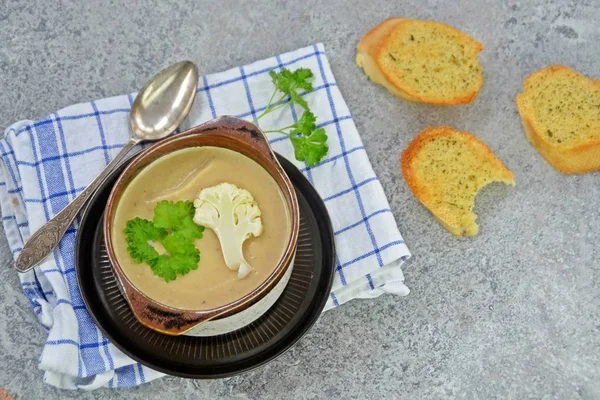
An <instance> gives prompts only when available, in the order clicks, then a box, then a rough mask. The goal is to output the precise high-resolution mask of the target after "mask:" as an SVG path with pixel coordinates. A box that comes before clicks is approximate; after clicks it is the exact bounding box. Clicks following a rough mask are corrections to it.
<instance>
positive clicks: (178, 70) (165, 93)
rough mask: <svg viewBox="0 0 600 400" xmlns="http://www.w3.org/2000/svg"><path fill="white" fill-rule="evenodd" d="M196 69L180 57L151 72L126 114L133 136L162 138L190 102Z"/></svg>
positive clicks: (142, 138) (193, 90) (178, 123)
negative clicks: (178, 60) (150, 76)
mask: <svg viewBox="0 0 600 400" xmlns="http://www.w3.org/2000/svg"><path fill="white" fill-rule="evenodd" d="M197 87H198V71H197V69H196V66H195V65H194V63H192V62H191V61H181V62H178V63H176V64H173V65H171V66H170V67H167V68H166V69H164V70H162V71H160V72H159V73H158V74H156V76H154V77H153V78H152V79H151V80H150V81H149V82H148V83H147V84H146V86H144V87H143V88H142V90H140V92H139V94H138V95H137V97H136V99H135V101H134V102H133V105H132V106H131V112H130V114H129V121H130V123H131V131H132V132H133V136H134V137H136V138H138V139H140V140H158V139H162V138H164V137H166V136H168V135H169V134H171V133H172V132H174V131H175V129H177V127H178V126H179V125H181V123H182V122H183V120H184V119H185V117H186V116H187V114H188V113H189V111H190V109H191V108H192V104H193V103H194V97H195V94H196V88H197Z"/></svg>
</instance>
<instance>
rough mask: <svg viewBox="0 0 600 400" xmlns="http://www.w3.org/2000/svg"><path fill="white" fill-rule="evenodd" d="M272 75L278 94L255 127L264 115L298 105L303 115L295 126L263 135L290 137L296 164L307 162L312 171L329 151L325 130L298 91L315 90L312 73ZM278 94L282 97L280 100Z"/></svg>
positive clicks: (275, 91)
mask: <svg viewBox="0 0 600 400" xmlns="http://www.w3.org/2000/svg"><path fill="white" fill-rule="evenodd" d="M269 75H270V76H271V79H272V81H273V85H274V86H275V90H274V91H273V94H272V95H271V98H270V99H269V103H268V104H267V107H266V108H265V110H264V111H263V112H262V113H261V114H260V115H259V116H257V117H256V118H255V119H254V120H253V121H252V123H256V122H258V120H259V119H261V118H262V117H264V116H265V115H267V114H270V113H272V112H274V111H277V110H279V109H281V108H283V107H286V106H289V105H293V104H296V105H298V106H299V107H301V108H302V109H303V113H302V116H301V117H300V118H299V119H298V121H297V122H296V123H294V124H292V125H289V126H286V127H283V128H280V129H273V130H266V131H264V132H265V133H282V134H284V135H286V136H287V137H289V138H290V141H291V142H292V146H294V155H295V157H296V160H298V161H304V162H306V164H307V165H308V166H309V167H312V166H313V165H315V164H317V163H318V162H319V161H321V160H322V159H323V157H325V155H326V154H327V151H328V150H329V147H328V146H327V134H326V133H325V129H323V128H317V125H316V121H317V118H316V117H315V114H313V113H312V111H310V108H309V107H308V103H307V101H306V100H305V99H304V98H303V97H302V96H301V93H299V90H304V91H306V92H310V91H312V90H313V86H312V84H311V83H310V80H311V79H312V78H313V73H312V71H311V70H310V69H309V68H298V69H296V70H295V71H290V70H289V69H286V68H283V69H282V70H281V72H275V71H269ZM277 94H279V95H280V96H278V97H277ZM276 97H277V98H276Z"/></svg>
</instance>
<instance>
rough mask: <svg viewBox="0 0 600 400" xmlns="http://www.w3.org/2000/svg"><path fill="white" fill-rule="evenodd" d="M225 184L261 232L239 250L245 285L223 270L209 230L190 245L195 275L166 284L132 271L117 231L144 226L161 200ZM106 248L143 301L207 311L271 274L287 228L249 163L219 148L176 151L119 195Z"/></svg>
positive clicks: (275, 192)
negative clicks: (249, 204)
mask: <svg viewBox="0 0 600 400" xmlns="http://www.w3.org/2000/svg"><path fill="white" fill-rule="evenodd" d="M222 182H229V183H232V184H234V185H236V186H237V187H239V188H241V189H246V190H248V191H249V192H250V193H251V194H252V196H253V197H254V200H255V202H256V203H258V207H259V208H260V210H261V212H262V216H261V220H262V225H263V232H262V234H261V235H260V236H259V237H251V238H250V239H248V240H246V242H244V256H245V259H246V261H248V263H249V264H250V265H251V266H252V272H250V274H249V275H248V276H247V277H245V278H244V279H238V278H237V271H232V270H230V269H229V268H227V265H225V261H224V259H223V253H222V252H221V245H220V243H219V239H218V238H217V235H216V234H215V233H214V232H213V231H212V230H211V229H209V228H206V229H205V230H204V237H203V238H202V239H199V240H196V241H195V243H194V244H195V245H196V247H197V248H198V249H199V250H200V262H199V264H198V269H196V270H193V271H191V272H190V273H188V274H187V275H184V276H178V277H177V279H175V280H173V281H170V282H166V281H165V280H164V279H162V278H160V277H158V276H156V275H154V274H153V273H152V270H151V269H150V266H149V265H147V264H145V263H142V264H136V263H135V262H134V260H133V259H132V258H131V256H130V255H129V253H128V252H127V242H126V240H125V233H124V229H125V226H126V224H127V221H129V220H130V219H133V218H135V217H140V218H145V219H149V220H151V219H152V217H153V215H154V206H155V205H156V203H157V202H159V201H161V200H171V201H179V200H189V201H192V202H193V201H194V200H195V199H196V198H197V196H198V193H199V192H200V191H201V190H202V189H204V188H207V187H211V186H215V185H218V184H219V183H222ZM112 229H113V231H112V237H113V239H112V240H113V248H114V251H115V255H116V257H117V259H118V260H119V264H120V265H121V267H122V269H123V271H124V272H125V274H126V275H127V277H128V278H129V280H130V281H131V282H132V283H133V284H134V285H135V286H136V287H137V288H138V289H139V290H140V291H141V292H143V293H144V294H146V295H147V296H148V297H150V298H152V299H154V300H156V301H158V302H160V303H162V304H164V305H167V306H171V307H175V308H180V309H187V310H207V309H212V308H215V307H219V306H222V305H225V304H228V303H231V302H232V301H235V300H237V299H239V298H241V297H243V296H245V295H246V294H248V293H250V292H251V291H252V290H254V289H256V288H257V287H258V286H259V285H260V284H261V283H263V282H264V281H265V279H266V278H267V277H268V276H269V275H270V274H271V273H272V272H273V270H274V269H275V267H276V266H277V264H278V263H279V261H280V260H281V258H282V257H283V253H284V251H285V248H286V246H287V244H288V241H289V237H290V234H291V221H290V215H289V210H288V207H287V202H286V200H285V198H284V197H283V193H282V192H281V190H280V189H279V186H278V185H277V183H276V182H275V180H274V179H273V178H272V177H271V175H269V173H268V172H267V171H265V170H264V169H263V168H262V167H261V166H260V165H259V164H258V163H256V162H255V161H254V160H251V159H250V158H248V157H246V156H244V155H242V154H240V153H237V152H234V151H231V150H228V149H223V148H219V147H192V148H187V149H183V150H178V151H176V152H173V153H171V154H168V155H166V156H164V157H161V158H159V159H158V160H156V161H154V162H153V163H151V164H150V165H148V166H147V167H146V168H144V169H143V170H142V172H140V173H139V174H138V176H136V177H135V178H134V179H133V180H132V181H131V183H130V184H129V185H128V186H127V187H126V189H125V190H124V192H123V195H122V197H121V199H120V201H119V203H118V205H117V210H116V212H115V217H114V221H113V228H112Z"/></svg>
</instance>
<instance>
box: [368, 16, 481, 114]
mask: <svg viewBox="0 0 600 400" xmlns="http://www.w3.org/2000/svg"><path fill="white" fill-rule="evenodd" d="M407 21H417V22H434V23H437V24H440V25H444V26H445V27H447V28H449V29H453V30H455V31H457V32H459V34H460V35H461V36H462V37H464V38H466V39H467V40H468V41H469V42H471V43H472V44H473V47H474V50H475V57H477V55H478V54H479V53H481V52H482V51H483V50H484V49H485V47H484V45H483V44H482V43H481V42H479V41H477V40H476V39H475V38H473V37H472V36H470V35H468V34H467V33H465V32H463V31H461V30H459V29H456V28H454V27H452V26H450V25H447V24H444V23H442V22H438V21H432V20H414V19H409V18H403V17H391V18H387V19H385V20H384V21H382V22H381V23H379V24H378V25H376V26H375V27H374V28H372V29H371V30H370V31H369V32H367V33H366V34H365V35H363V37H362V38H361V39H360V41H359V43H358V45H357V55H356V64H358V66H359V67H361V68H362V69H363V70H364V71H365V73H366V74H367V76H369V78H370V79H371V80H372V81H373V82H375V83H378V84H380V85H382V86H384V87H386V88H387V89H388V90H389V91H390V92H391V93H392V94H394V95H396V96H398V97H400V98H402V99H404V100H407V101H411V102H416V103H427V104H432V105H439V106H444V105H462V104H468V103H471V102H472V101H473V100H474V99H475V97H477V95H478V94H479V92H480V91H481V88H482V87H483V83H484V80H485V78H484V76H483V73H481V74H480V80H479V85H478V86H477V87H476V88H475V89H474V90H473V91H472V92H471V93H469V94H467V95H465V96H462V97H455V98H453V99H450V100H442V101H438V100H431V99H428V98H425V97H423V96H419V95H418V94H417V93H416V92H415V91H414V90H412V89H410V88H409V87H406V86H403V85H398V84H396V83H395V82H394V81H393V80H392V79H391V76H390V75H389V74H388V73H386V72H385V70H384V69H383V68H381V64H380V63H379V61H378V59H379V54H380V53H381V51H382V48H383V44H384V43H386V42H387V41H388V40H389V38H390V36H391V35H392V33H393V31H394V30H395V28H396V27H397V26H398V25H399V24H401V23H403V22H407ZM392 22H396V24H393V25H392V26H389V25H391V23H392ZM383 29H387V32H384V33H383V34H382V37H381V38H380V39H379V40H377V41H376V43H372V44H371V45H369V42H370V41H371V40H372V39H373V36H375V35H377V34H379V33H381V32H380V31H381V30H383ZM368 58H370V60H368ZM365 63H372V64H374V65H373V67H374V68H373V70H375V71H376V73H375V74H369V72H368V69H367V68H365V67H364V64H365ZM376 74H377V75H379V76H376ZM386 83H387V84H388V85H389V86H388V85H386Z"/></svg>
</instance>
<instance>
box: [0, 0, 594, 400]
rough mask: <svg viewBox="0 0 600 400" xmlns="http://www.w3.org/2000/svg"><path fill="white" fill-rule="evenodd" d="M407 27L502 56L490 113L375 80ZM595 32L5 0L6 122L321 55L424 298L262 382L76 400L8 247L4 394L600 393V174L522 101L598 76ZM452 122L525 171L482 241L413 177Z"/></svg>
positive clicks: (539, 13)
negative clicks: (373, 52) (530, 124)
mask: <svg viewBox="0 0 600 400" xmlns="http://www.w3.org/2000/svg"><path fill="white" fill-rule="evenodd" d="M76 3H77V4H76ZM392 15H399V16H409V17H416V18H426V19H436V20H440V21H444V22H447V23H449V24H452V25H454V26H456V27H459V28H461V29H463V30H464V31H466V32H468V33H470V34H472V35H473V36H475V37H476V38H477V39H479V40H480V41H482V42H483V43H484V44H485V46H486V50H485V51H484V52H483V53H482V54H481V56H480V60H481V63H482V65H483V68H484V71H485V76H486V82H485V86H484V88H483V90H482V91H481V93H480V95H479V97H478V98H477V99H476V101H475V102H474V103H472V104H471V105H469V106H463V107H455V108H434V107H428V106H424V105H416V104H408V103H405V102H402V101H400V100H398V99H396V98H393V97H392V96H390V95H389V94H388V93H387V92H386V91H385V90H383V89H382V88H381V87H378V86H375V85H373V84H371V83H369V82H368V81H367V80H366V79H365V77H364V75H363V74H362V72H361V71H360V70H359V69H358V68H357V67H356V66H355V65H354V54H355V50H354V49H355V45H356V43H357V41H358V39H359V37H360V36H361V34H363V33H364V32H365V31H366V30H368V29H369V28H370V27H372V26H373V25H374V24H376V23H378V22H379V21H380V20H382V19H383V18H385V17H388V16H392ZM598 21H600V3H599V2H598V1H592V0H587V1H580V0H577V1H575V0H574V1H559V0H553V1H535V2H529V1H524V0H520V1H514V0H509V1H496V0H488V1H476V0H469V1H464V2H444V1H435V0H427V1H420V0H405V1H389V0H369V1H361V0H353V1H343V0H337V1H331V0H330V1H322V2H319V1H281V0H280V1H274V0H271V1H255V2H243V3H242V2H237V1H220V2H209V1H191V0H187V1H159V0H151V1H144V2H141V1H128V2H121V1H116V0H115V1H111V2H108V1H78V2H75V1H53V2H47V1H40V0H36V1H7V0H0V128H4V127H6V126H7V125H9V124H10V123H12V122H14V121H16V120H19V119H24V118H39V117H41V116H43V115H45V114H46V113H48V112H51V111H53V110H55V109H58V108H60V107H63V106H66V105H69V104H71V103H75V102H80V101H86V100H90V99H95V98H101V97H105V96H109V95H114V94H121V93H126V92H131V91H134V90H136V89H138V88H139V87H140V85H142V83H143V82H144V81H145V79H146V78H147V77H149V76H151V75H152V73H154V72H155V71H157V70H159V69H160V68H161V67H163V66H165V65H167V64H169V63H171V62H174V61H176V60H180V59H183V58H190V59H192V60H194V61H196V62H197V63H198V65H199V67H200V70H201V71H206V72H214V71H219V70H223V69H226V68H229V67H232V66H236V65H239V64H243V63H248V62H251V61H253V60H257V59H261V58H264V57H267V56H271V55H274V54H277V53H280V52H285V51H289V50H293V49H296V48H299V47H302V46H305V45H309V44H312V43H315V42H323V43H324V44H325V47H326V49H327V52H328V56H329V59H330V61H331V64H332V68H333V71H334V73H335V75H336V77H337V81H338V83H339V86H340V89H341V91H342V93H343V94H344V96H345V98H346V100H347V102H348V105H349V107H350V109H351V111H352V113H353V115H354V119H355V121H356V124H357V126H358V128H359V131H360V132H361V133H362V136H363V140H364V142H365V145H366V148H367V151H368V153H369V155H370V157H371V160H372V162H373V165H374V168H375V170H376V172H377V173H378V175H379V177H380V178H381V180H382V183H383V185H384V188H385V190H386V193H387V195H388V196H389V200H390V202H391V206H392V209H393V210H394V213H395V216H396V218H397V220H398V223H399V225H400V228H401V231H402V233H403V234H404V237H405V239H406V241H407V242H408V244H409V246H410V248H411V250H412V251H413V253H414V258H413V259H412V260H411V261H410V262H409V263H408V264H407V265H406V268H405V275H406V280H407V284H408V285H409V286H410V287H411V289H412V293H411V295H410V296H408V297H406V298H397V297H392V296H386V297H381V298H379V299H376V300H370V301H354V302H352V303H350V304H347V305H345V306H343V307H341V308H339V309H336V310H333V311H331V312H328V313H326V314H324V315H323V316H322V318H321V319H320V321H319V322H318V323H317V325H316V326H315V328H314V329H313V330H312V331H311V332H310V333H309V334H308V335H307V336H306V337H305V338H304V339H303V340H302V341H301V342H300V343H299V344H298V345H297V346H295V348H293V349H292V350H291V351H290V352H288V353H287V354H285V355H284V356H282V357H281V358H280V359H278V360H276V361H275V362H273V363H271V364H269V365H268V366H266V367H264V368H260V369H258V370H255V371H253V372H250V373H246V374H243V375H241V376H238V377H235V378H231V379H224V380H216V381H192V380H184V379H179V378H164V379H162V380H159V381H156V382H154V383H151V384H147V385H145V386H142V387H139V388H136V389H133V390H99V391H96V392H93V393H74V392H62V391H58V390H55V389H53V388H50V387H47V386H45V385H44V384H43V383H42V381H41V374H40V372H39V371H38V370H37V366H36V365H37V357H38V355H39V354H40V351H41V346H42V343H43V342H44V334H43V331H42V329H41V328H40V327H39V326H38V324H37V323H36V321H35V318H34V316H33V314H32V312H31V311H30V309H29V307H28V304H27V301H26V299H25V297H24V295H23V294H22V293H21V291H20V289H19V285H18V281H17V276H16V274H15V272H14V271H13V270H11V260H10V255H9V253H8V251H7V247H6V244H5V243H4V242H3V241H2V244H1V245H0V251H1V253H0V260H1V262H2V265H1V267H0V386H4V387H6V388H7V389H8V391H9V392H10V393H12V394H13V395H15V396H16V398H17V399H41V398H46V399H55V398H61V399H71V398H78V399H103V400H108V399H116V398H122V397H126V398H132V399H144V400H151V399H163V398H171V397H172V395H174V394H177V395H178V396H177V398H181V399H204V398H206V399H214V398H218V397H224V398H239V399H246V398H248V399H278V398H284V397H285V398H294V399H321V398H331V399H334V398H342V399H346V398H361V399H362V398H372V399H377V398H386V399H388V398H389V399H421V398H433V399H443V398H466V399H509V398H514V399H527V398H532V399H579V398H581V399H598V398H600V322H599V321H600V265H599V264H600V249H599V247H598V243H600V207H599V206H600V173H593V174H587V175H583V176H563V175H561V174H559V173H557V172H556V171H554V170H553V169H552V168H551V167H549V166H548V165H547V164H546V163H545V162H544V161H543V160H542V158H541V157H540V156H539V155H538V154H537V153H536V151H535V150H534V149H533V148H532V147H531V146H530V145H529V144H528V143H527V141H526V140H525V137H524V135H523V132H522V129H521V125H520V121H519V118H518V115H517V110H516V107H515V102H514V99H515V95H516V93H517V92H518V91H519V90H520V87H521V81H522V79H523V78H524V77H525V76H526V75H527V74H529V73H530V72H532V71H534V70H536V69H538V68H541V67H544V66H546V65H549V64H555V63H562V64H566V65H570V66H572V67H574V68H576V69H577V70H579V71H580V72H582V73H584V74H588V75H592V76H596V77H600V60H599V58H598V54H600V27H599V22H598ZM436 124H450V125H453V126H455V127H457V128H461V129H464V130H467V131H469V132H473V133H475V134H477V135H478V136H480V137H481V138H482V139H483V140H484V141H485V142H487V143H488V144H489V145H490V147H491V148H492V149H493V150H494V151H495V152H496V154H497V155H498V156H499V157H500V158H501V159H502V160H504V161H505V162H506V164H507V165H508V166H509V167H510V168H511V169H512V170H513V171H514V173H515V176H516V180H517V187H516V188H515V189H512V188H508V187H504V186H501V185H498V186H492V187H490V188H488V189H486V190H485V191H484V192H483V193H482V194H481V195H480V197H479V198H478V200H477V206H476V211H477V212H478V213H479V222H480V227H481V233H480V235H479V236H477V237H476V238H474V239H457V238H454V237H452V236H451V235H450V234H449V233H447V232H446V231H445V230H443V229H442V228H441V227H440V225H439V224H438V223H437V222H435V221H434V220H433V218H432V217H431V216H430V215H429V214H428V213H427V211H426V210H425V209H424V208H423V207H421V206H420V205H419V204H418V203H417V202H416V201H415V199H414V198H413V197H412V195H411V194H410V193H409V191H408V188H407V186H406V184H405V183H404V181H403V180H402V178H401V175H400V172H399V166H398V157H399V154H400V151H401V150H402V149H403V148H404V147H405V145H406V144H407V143H408V141H409V140H410V139H411V138H412V137H413V136H414V135H415V134H416V133H417V132H418V131H419V130H421V129H422V128H424V127H426V126H427V125H436Z"/></svg>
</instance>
